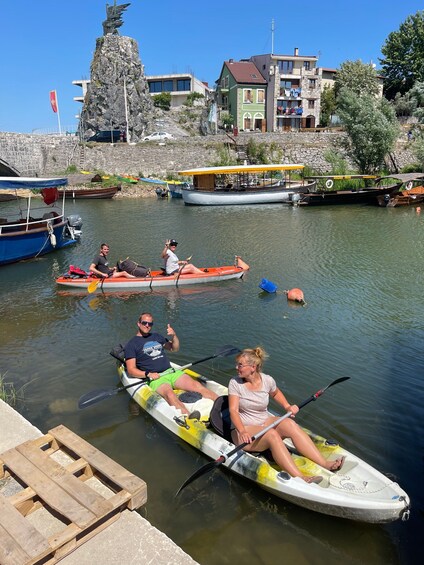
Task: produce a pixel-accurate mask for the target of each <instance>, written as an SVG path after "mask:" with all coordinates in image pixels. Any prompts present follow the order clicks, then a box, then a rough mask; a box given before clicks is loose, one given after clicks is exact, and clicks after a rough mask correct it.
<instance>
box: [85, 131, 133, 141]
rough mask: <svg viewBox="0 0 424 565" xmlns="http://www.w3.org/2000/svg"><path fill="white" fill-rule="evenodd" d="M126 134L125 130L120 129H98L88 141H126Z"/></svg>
mask: <svg viewBox="0 0 424 565" xmlns="http://www.w3.org/2000/svg"><path fill="white" fill-rule="evenodd" d="M125 138H126V135H125V132H124V131H120V130H119V129H112V130H110V129H109V130H102V131H97V132H96V133H95V134H94V135H92V136H91V137H89V138H88V139H87V141H97V142H98V143H118V141H125Z"/></svg>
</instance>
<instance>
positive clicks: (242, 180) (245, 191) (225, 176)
mask: <svg viewBox="0 0 424 565" xmlns="http://www.w3.org/2000/svg"><path fill="white" fill-rule="evenodd" d="M303 169H304V165H296V164H285V165H284V164H270V165H237V166H227V167H206V168H202V169H192V170H186V171H179V172H178V174H180V175H182V176H186V177H187V176H191V177H192V178H193V184H192V185H189V184H188V185H185V186H182V187H181V193H182V197H183V200H184V204H187V205H192V206H227V205H235V204H239V205H240V204H275V203H289V202H290V201H291V200H292V198H293V195H295V194H299V193H303V192H307V191H308V190H309V191H310V190H314V188H315V182H313V181H311V182H309V183H305V181H304V180H293V179H292V178H291V175H292V174H293V173H300V172H302V170H303Z"/></svg>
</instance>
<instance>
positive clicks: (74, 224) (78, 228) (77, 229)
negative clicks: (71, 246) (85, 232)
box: [66, 214, 82, 239]
mask: <svg viewBox="0 0 424 565" xmlns="http://www.w3.org/2000/svg"><path fill="white" fill-rule="evenodd" d="M66 221H67V222H68V224H67V226H66V228H67V230H68V232H69V235H70V236H71V237H72V239H79V238H80V237H81V232H82V219H81V216H79V215H78V214H72V215H71V216H68V217H67V218H66Z"/></svg>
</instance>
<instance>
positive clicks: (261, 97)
mask: <svg viewBox="0 0 424 565" xmlns="http://www.w3.org/2000/svg"><path fill="white" fill-rule="evenodd" d="M256 96H257V101H258V104H264V102H265V90H262V89H260V90H257V95H256Z"/></svg>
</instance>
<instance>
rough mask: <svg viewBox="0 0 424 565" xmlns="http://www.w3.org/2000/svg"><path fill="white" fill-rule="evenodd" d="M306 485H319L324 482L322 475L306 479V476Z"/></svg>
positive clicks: (304, 477)
mask: <svg viewBox="0 0 424 565" xmlns="http://www.w3.org/2000/svg"><path fill="white" fill-rule="evenodd" d="M302 479H303V480H304V481H305V483H315V484H316V485H318V484H319V483H320V482H321V481H322V477H321V475H315V476H313V477H306V476H305V475H304V476H303V477H302Z"/></svg>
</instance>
